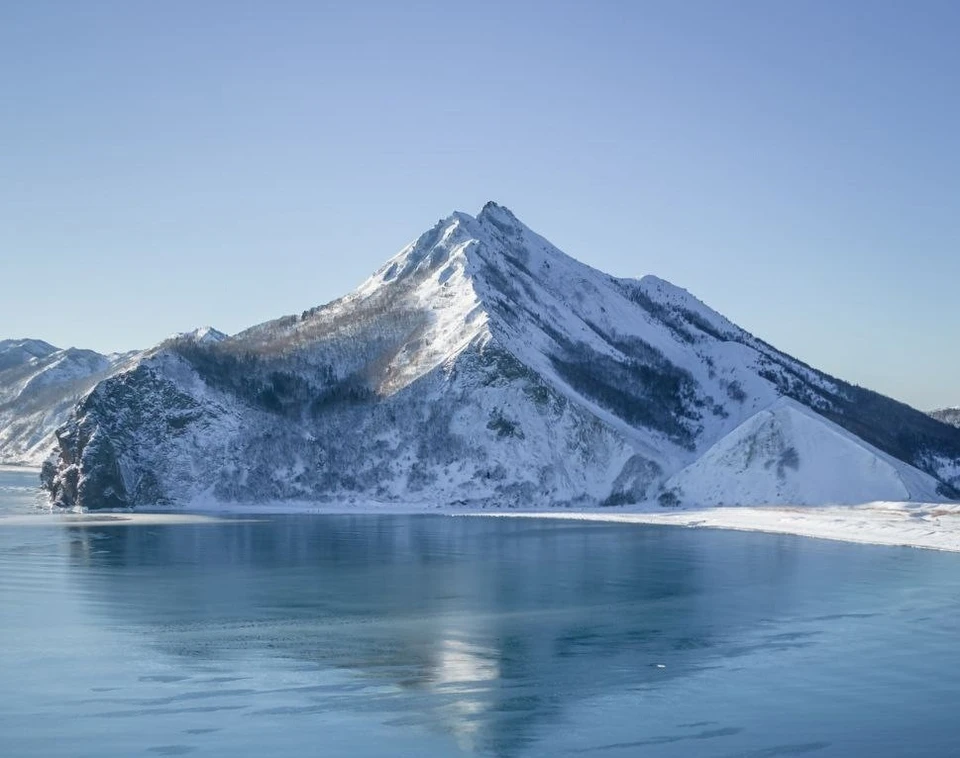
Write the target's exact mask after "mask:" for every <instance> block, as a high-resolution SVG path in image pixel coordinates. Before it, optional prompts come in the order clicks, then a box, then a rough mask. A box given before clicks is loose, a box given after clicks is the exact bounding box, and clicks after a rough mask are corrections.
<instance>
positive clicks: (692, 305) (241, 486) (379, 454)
mask: <svg viewBox="0 0 960 758" xmlns="http://www.w3.org/2000/svg"><path fill="white" fill-rule="evenodd" d="M58 437H59V453H58V455H57V457H56V459H55V460H52V461H51V462H50V463H49V464H48V465H47V466H45V471H44V481H45V486H47V488H48V489H49V490H50V492H51V495H52V498H53V500H54V502H56V503H57V504H59V505H61V506H81V507H88V508H102V507H131V506H143V505H161V504H189V503H194V502H197V501H198V500H208V499H216V500H219V501H228V502H238V503H245V502H246V503H252V502H257V503H262V502H265V501H318V500H338V501H343V500H347V501H349V500H363V501H380V502H402V503H408V504H409V503H422V504H424V505H447V504H475V505H480V504H483V505H500V506H516V505H521V506H534V505H542V506H572V505H603V504H607V505H615V504H622V503H632V502H639V501H647V500H659V501H660V502H661V503H662V504H664V505H669V504H673V503H680V502H691V503H697V502H702V503H704V504H707V503H711V502H747V501H749V502H759V501H761V500H762V501H764V502H798V503H800V502H802V503H815V502H816V503H820V502H823V503H826V502H837V503H840V502H863V501H867V500H876V499H892V500H904V499H936V498H944V497H948V496H952V495H954V494H955V493H956V491H955V490H954V488H953V487H954V485H956V484H957V483H958V482H957V477H958V474H960V466H958V461H960V429H956V428H953V427H950V426H947V425H944V424H942V423H939V422H938V421H936V420H934V419H932V418H930V417H928V416H926V415H925V414H922V413H920V412H919V411H915V410H913V409H912V408H909V407H908V406H905V405H903V404H901V403H897V402H895V401H893V400H890V399H888V398H885V397H882V396H880V395H877V394H875V393H872V392H869V391H867V390H864V389H861V388H858V387H854V386H851V385H849V384H846V383H844V382H842V381H840V380H838V379H834V378H832V377H829V376H827V375H825V374H823V373H822V372H819V371H816V370H815V369H813V368H811V367H809V366H807V365H805V364H803V363H802V362H800V361H797V360H795V359H793V358H791V357H789V356H787V355H785V354H783V353H781V352H779V351H778V350H776V349H775V348H773V347H771V346H770V345H768V344H766V343H764V342H763V341H761V340H759V339H757V338H755V337H753V336H752V335H750V334H748V333H747V332H746V331H744V330H743V329H740V328H739V327H737V326H736V325H735V324H733V323H731V322H730V321H728V320H727V319H725V318H724V317H723V316H720V315H719V314H717V313H716V312H714V311H712V310H710V309H709V308H708V307H707V306H705V305H704V304H703V303H701V302H700V301H699V300H697V299H696V298H695V297H693V296H692V295H690V294H689V293H688V292H686V291H685V290H683V289H680V288H679V287H676V286H674V285H672V284H670V283H669V282H666V281H663V280H661V279H658V278H656V277H652V276H648V277H645V278H643V279H639V280H634V279H620V278H616V277H612V276H609V275H607V274H604V273H602V272H600V271H597V270H595V269H592V268H590V267H588V266H586V265H584V264H582V263H579V262H577V261H575V260H573V259H572V258H570V257H568V256H566V255H565V254H564V253H562V252H560V251H559V250H558V249H557V248H555V247H554V246H553V245H551V244H550V243H549V242H547V241H546V240H545V239H543V238H542V237H540V236H539V235H537V234H535V233H534V232H533V231H531V230H530V229H528V228H527V227H526V226H524V225H523V224H522V223H521V222H520V221H518V220H517V218H516V217H515V216H513V214H511V213H510V211H508V210H507V209H505V208H503V207H501V206H498V205H496V204H494V203H488V204H487V205H486V206H484V208H483V210H482V211H481V212H480V213H479V214H478V215H477V217H475V218H474V217H472V216H469V215H467V214H465V213H454V214H453V215H451V216H449V217H448V218H446V219H443V220H442V221H440V222H439V223H438V224H437V225H436V226H435V227H434V228H433V229H431V230H430V231H428V232H426V233H425V234H423V235H422V236H421V237H420V238H419V239H418V240H416V241H415V242H413V243H412V244H410V245H408V246H407V247H406V248H404V249H403V250H402V251H401V252H400V253H399V254H398V255H397V256H396V257H394V258H393V259H391V260H390V261H388V262H387V263H386V265H384V266H383V267H382V268H381V269H380V270H379V271H377V272H376V273H375V274H373V276H371V277H370V278H369V279H368V280H367V281H366V282H364V283H363V284H362V285H361V286H360V287H359V288H358V289H357V290H356V291H354V292H353V293H351V294H349V295H347V296H346V297H344V298H341V299H340V300H336V301H334V302H332V303H329V304H327V305H325V306H321V307H318V308H314V309H312V310H309V311H306V312H304V313H302V314H300V315H296V316H288V317H285V318H281V319H278V320H276V321H271V322H268V323H265V324H261V325H259V326H255V327H253V328H251V329H249V330H247V331H245V332H241V333H240V334H237V335H235V336H233V337H230V338H225V339H214V340H208V339H198V338H196V336H190V335H186V336H178V337H177V338H174V339H172V340H169V341H167V342H165V343H163V344H162V345H161V346H159V347H157V348H155V349H153V350H151V351H148V352H146V353H144V354H142V355H140V356H139V357H138V358H137V359H136V360H135V361H133V363H132V364H131V365H129V366H128V367H125V368H124V369H123V370H122V371H120V372H119V373H117V374H116V375H114V376H111V377H110V378H108V379H105V380H104V381H101V382H100V383H99V384H97V386H96V387H95V388H94V389H93V391H92V392H90V393H89V394H88V395H87V396H86V397H84V398H83V400H82V401H81V402H80V403H79V404H78V405H77V407H76V408H75V410H74V411H73V413H72V415H71V418H70V420H69V421H68V422H67V423H66V424H65V425H64V426H63V427H62V428H61V429H60V430H59V432H58Z"/></svg>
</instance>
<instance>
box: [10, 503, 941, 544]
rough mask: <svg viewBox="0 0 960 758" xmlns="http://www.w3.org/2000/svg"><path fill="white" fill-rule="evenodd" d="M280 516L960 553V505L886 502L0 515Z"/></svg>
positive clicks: (228, 508) (18, 519) (132, 518)
mask: <svg viewBox="0 0 960 758" xmlns="http://www.w3.org/2000/svg"><path fill="white" fill-rule="evenodd" d="M270 514H274V515H279V514H315V515H320V514H348V515H364V514H381V515H417V514H421V515H422V514H427V515H440V516H453V517H487V518H538V519H564V520H576V521H599V522H612V523H622V524H652V525H664V526H680V527H687V528H710V529H734V530H739V531H751V532H768V533H771V534H793V535H797V536H801V537H814V538H817V539H827V540H838V541H841V542H857V543H862V544H872V545H890V546H902V547H915V548H924V549H928V550H946V551H953V552H960V504H943V503H889V502H876V503H867V504H864V505H856V506H851V505H842V506H809V505H807V506H737V507H712V508H676V509H669V510H668V509H664V508H660V507H658V506H649V507H646V508H610V509H607V508H603V509H599V508H598V509H595V510H594V509H591V510H567V509H554V510H533V509H530V510H521V509H516V510H514V509H486V510H476V509H456V508H447V507H429V506H424V505H414V504H410V505H402V504H393V503H391V504H380V503H363V504H361V503H356V504H348V503H331V504H327V503H297V504H291V503H276V504H265V505H258V506H246V505H237V504H217V505H214V504H212V503H206V504H204V505H203V506H200V507H191V508H186V509H170V510H164V511H159V512H135V513H133V512H126V513H124V512H121V513H105V512H96V513H85V514H76V513H68V514H53V515H39V514H38V515H30V516H8V517H0V527H2V526H14V525H18V526H24V525H27V524H31V525H37V526H39V525H42V524H47V525H49V524H50V522H51V519H52V520H53V521H54V522H55V523H60V524H63V525H69V526H106V525H111V524H112V525H118V526H119V525H125V524H126V525H131V526H133V525H138V524H163V523H167V524H173V523H194V524H196V523H217V522H220V523H222V521H223V520H224V519H230V520H234V519H244V518H245V517H246V518H255V517H257V516H265V515H270Z"/></svg>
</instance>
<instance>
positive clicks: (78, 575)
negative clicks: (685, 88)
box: [0, 472, 960, 758]
mask: <svg viewBox="0 0 960 758" xmlns="http://www.w3.org/2000/svg"><path fill="white" fill-rule="evenodd" d="M32 485H33V478H32V477H28V476H26V475H24V474H21V473H15V474H14V473H9V472H8V473H0V510H3V511H6V512H17V511H24V510H26V509H28V508H29V507H30V506H31V503H32V502H33V499H34V493H33V491H32V490H31V487H32ZM0 621H2V623H0V755H3V756H45V757H47V756H49V757H53V756H71V757H75V756H97V758H104V757H106V756H124V757H125V758H126V757H128V756H177V755H197V756H231V758H236V757H237V756H304V755H323V756H340V755H343V756H424V757H427V758H429V757H431V756H460V755H477V756H564V755H569V756H576V755H597V756H609V757H610V758H618V757H619V756H684V757H687V756H707V757H710V756H716V757H717V758H721V757H723V758H732V757H733V756H737V757H738V758H776V757H778V756H800V755H803V756H812V757H813V758H820V757H821V756H822V757H824V758H825V757H826V756H872V757H881V758H882V757H883V756H898V757H900V756H949V755H957V754H958V753H960V556H958V555H952V554H945V553H935V552H928V551H922V550H910V549H903V548H884V547H869V546H860V545H846V544H842V543H834V542H824V541H816V540H808V539H802V538H793V537H786V536H774V535H763V534H751V533H737V532H723V531H707V530H690V529H681V528H669V527H648V526H631V525H623V524H612V525H604V524H596V523H591V524H584V523H577V522H560V521H552V520H551V521H548V520H543V521H540V520H528V519H487V518H452V517H442V516H414V517H395V516H301V517H269V518H266V519H262V520H256V521H247V522H241V523H237V522H230V523H214V524H175V525H163V526H157V525H139V526H134V525H117V526H107V527H104V526H95V527H94V526H89V527H82V526H54V525H52V524H49V525H47V524H43V525H40V526H33V525H31V526H22V525H21V526H18V525H5V526H0Z"/></svg>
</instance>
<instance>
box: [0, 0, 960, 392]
mask: <svg viewBox="0 0 960 758" xmlns="http://www.w3.org/2000/svg"><path fill="white" fill-rule="evenodd" d="M958 34H960V3H957V2H926V1H922V2H907V0H899V1H898V2H885V1H884V0H869V1H868V0H864V1H863V2H854V1H852V0H851V1H849V2H837V1H835V0H834V1H831V2H811V1H806V0H805V1H804V2H737V1H736V0H728V1H724V2H717V1H715V0H710V1H708V2H662V3H660V2H641V1H640V0H637V1H636V2H630V1H627V0H624V1H623V2H603V1H602V0H594V1H592V2H587V1H586V0H583V2H565V1H564V0H554V1H553V2H526V3H524V2H499V1H498V0H486V1H484V2H469V3H458V2H417V1H416V0H412V1H410V2H393V1H390V2H360V1H357V2H338V3H325V2H322V1H321V0H309V1H308V0H304V1H302V2H283V0H276V1H275V2H241V1H239V0H224V1H222V2H216V1H214V0H205V2H192V1H191V2H177V1H176V0H173V1H171V0H167V1H166V2H162V3H161V2H146V1H142V2H141V1H139V0H118V1H117V2H97V1H96V0H86V1H85V2H74V1H73V0H64V2H46V1H44V0H30V1H29V2H21V3H13V2H7V3H2V4H0V336H10V337H19V336H32V337H40V338H44V339H47V340H49V341H51V342H54V343H56V344H58V345H61V346H66V345H77V346H82V347H91V348H94V349H97V350H101V351H110V350H120V349H128V348H135V347H143V346H147V345H150V344H152V343H155V342H157V341H158V340H160V339H162V338H163V337H164V336H166V335H168V334H169V333H171V332H174V331H180V330H186V329H189V328H192V327H194V326H197V325H201V324H208V323H209V324H212V325H213V326H216V327H218V328H220V329H222V330H224V331H228V332H234V331H237V330H239V329H241V328H243V327H245V326H248V325H251V324H253V323H256V322H259V321H263V320H266V319H269V318H273V317H276V316H279V315H282V314H285V313H291V312H297V311H300V310H303V309H305V308H307V307H310V306H312V305H315V304H319V303H322V302H326V301H328V300H330V299H332V298H334V297H336V296H338V295H341V294H344V293H345V292H347V291H349V290H350V289H352V288H353V287H355V286H356V285H357V284H358V283H359V282H360V281H361V280H362V279H364V278H365V277H366V276H367V275H368V274H369V273H370V272H371V271H373V270H374V269H375V268H376V267H377V266H378V265H379V264H380V263H381V262H382V261H384V260H385V259H386V258H388V257H389V256H391V255H393V254H394V253H395V252H396V251H397V250H399V248H400V247H402V246H403V245H404V244H405V243H406V242H407V241H409V240H410V239H412V238H414V237H415V236H416V235H417V234H418V233H419V232H420V231H422V230H423V229H425V228H427V227H429V226H430V225H432V224H433V223H434V222H435V221H436V220H437V219H438V218H440V217H441V216H445V215H447V214H448V213H449V212H451V211H452V210H454V209H461V210H466V211H468V212H476V211H478V210H479V208H480V206H481V205H482V204H483V203H484V202H485V201H487V200H489V199H494V200H497V201H498V202H500V203H503V204H505V205H507V206H509V207H510V208H511V209H512V210H514V212H515V213H517V215H518V216H520V218H522V219H523V220H524V221H525V222H526V223H527V224H528V225H530V226H531V227H533V228H534V229H536V230H537V231H539V232H541V233H542V234H544V235H545V236H546V237H548V238H550V239H551V240H552V241H553V242H554V243H556V244H557V245H558V246H559V247H561V248H562V249H564V250H566V251H567V252H568V253H570V254H571V255H573V256H575V257H577V258H579V259H581V260H583V261H585V262H587V263H589V264H591V265H593V266H596V267H598V268H601V269H604V270H606V271H609V272H611V273H615V274H619V275H642V274H646V273H655V274H657V275H659V276H662V277H663V278H666V279H669V280H670V281H672V282H674V283H676V284H679V285H681V286H684V287H686V288H687V289H689V290H690V291H692V292H693V293H694V294H696V295H697V296H699V297H700V298H701V299H703V300H704V301H706V302H707V303H708V304H709V305H711V306H712V307H714V308H716V309H717V310H719V311H721V312H722V313H724V314H725V315H727V316H729V317H730V318H732V319H733V320H734V321H737V322H738V323H740V324H741V325H743V326H744V327H746V328H748V329H749V330H751V331H753V332H754V333H756V334H757V335H759V336H761V337H763V338H765V339H767V340H768V341H770V342H772V343H774V344H775V345H777V346H778V347H780V348H781V349H783V350H786V351H787V352H790V353H792V354H794V355H796V356H798V357H800V358H802V359H804V360H806V361H807V362H809V363H811V364H814V365H816V366H818V367H820V368H823V369H825V370H827V371H829V372H831V373H834V374H836V375H839V376H841V377H843V378H846V379H848V380H851V381H855V382H857V383H859V384H863V385H865V386H869V387H872V388H875V389H878V390H880V391H882V392H885V393H887V394H890V395H892V396H894V397H897V398H900V399H902V400H905V401H907V402H910V403H912V404H914V405H917V406H919V407H923V408H927V407H932V406H939V405H945V404H958V403H960V350H958V349H957V336H958V334H960V309H958V307H957V306H958V301H957V292H958V289H960V149H958V148H960V123H958V122H960V73H958V72H960V45H958V44H957V39H958Z"/></svg>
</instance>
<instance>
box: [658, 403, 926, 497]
mask: <svg viewBox="0 0 960 758" xmlns="http://www.w3.org/2000/svg"><path fill="white" fill-rule="evenodd" d="M666 488H667V489H668V490H671V491H673V492H675V493H677V494H678V496H679V497H680V498H681V501H682V502H684V503H688V504H690V505H698V506H717V505H779V504H783V505H787V504H790V505H822V504H826V503H830V504H837V505H844V504H859V503H867V502H872V501H878V500H892V501H905V500H911V499H917V498H921V499H924V500H939V499H942V498H940V497H939V496H938V495H937V483H936V481H935V480H934V479H933V478H932V477H930V476H928V475H927V474H924V473H923V472H921V471H919V470H917V469H915V468H913V467H912V466H909V465H907V464H905V463H903V462H901V461H898V460H896V459H894V458H892V457H890V456H888V455H886V454H885V453H882V452H881V451H879V450H877V449H876V448H873V447H872V446H870V445H868V444H867V443H865V442H863V441H862V440H860V439H858V438H857V437H855V436H853V435H852V434H850V433H849V432H847V431H846V430H844V429H842V428H841V427H839V426H837V425H835V424H833V423H832V422H830V421H828V420H827V419H825V418H823V417H822V416H819V415H818V414H816V413H815V412H813V411H811V410H809V409H808V408H805V407H803V406H801V405H800V404H798V403H796V402H794V401H793V400H789V399H787V398H781V399H780V400H778V401H777V402H776V403H775V404H774V405H772V406H771V407H769V408H767V409H766V410H763V411H760V412H759V413H757V414H755V415H753V416H751V417H750V418H749V419H747V420H746V421H745V422H744V423H743V424H741V425H740V426H738V427H737V428H736V429H734V430H733V431H732V432H730V434H728V435H727V436H725V437H723V438H722V439H721V440H720V441H719V442H717V443H716V444H715V445H713V447H711V448H710V449H709V450H708V451H707V452H706V453H705V454H704V455H703V456H702V457H701V458H700V459H698V460H697V461H696V462H695V463H693V464H691V465H690V466H688V467H687V468H685V469H683V470H682V471H680V472H679V473H678V474H676V475H675V476H673V477H672V478H671V479H670V480H669V481H668V483H667V485H666Z"/></svg>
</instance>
